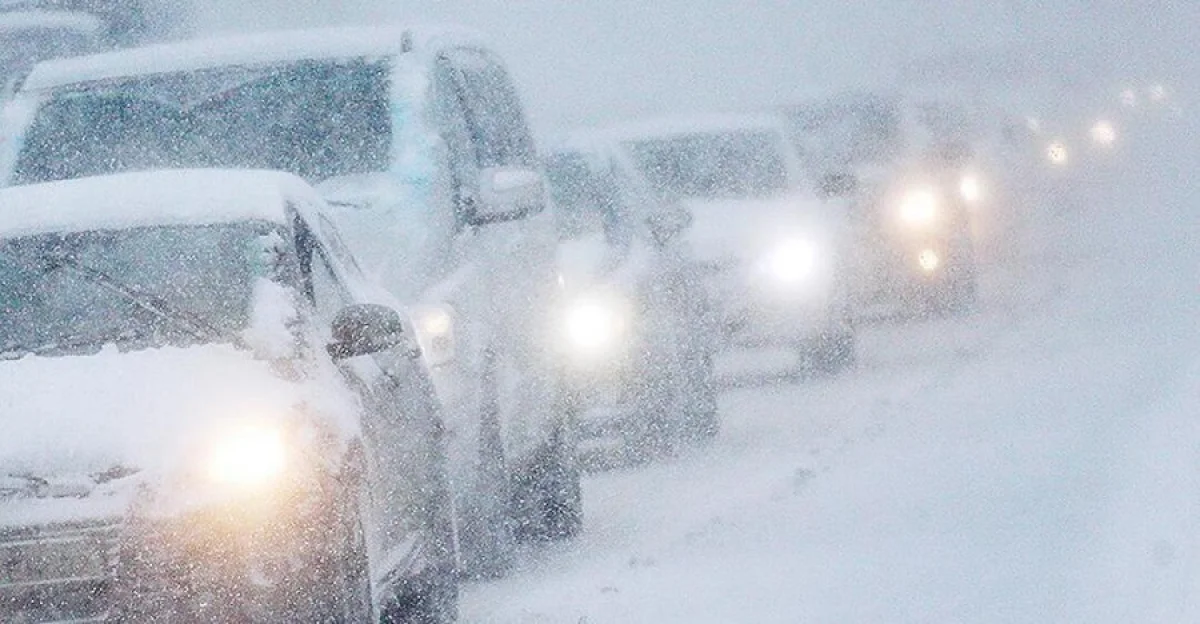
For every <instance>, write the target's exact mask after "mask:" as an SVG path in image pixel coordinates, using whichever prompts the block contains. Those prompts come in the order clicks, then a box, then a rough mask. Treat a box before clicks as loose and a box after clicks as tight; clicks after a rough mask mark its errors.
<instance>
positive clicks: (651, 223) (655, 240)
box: [546, 135, 718, 461]
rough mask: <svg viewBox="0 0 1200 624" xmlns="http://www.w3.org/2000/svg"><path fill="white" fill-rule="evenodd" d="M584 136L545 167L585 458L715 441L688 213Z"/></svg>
mask: <svg viewBox="0 0 1200 624" xmlns="http://www.w3.org/2000/svg"><path fill="white" fill-rule="evenodd" d="M587 138H588V137H587V136H586V135H579V136H574V137H572V138H571V140H569V141H566V142H564V144H563V145H562V146H560V147H558V148H557V149H555V150H554V151H552V152H551V153H550V154H549V155H548V156H547V158H546V177H547V181H548V184H549V188H550V195H551V198H552V199H553V204H554V207H555V210H556V211H557V216H558V220H559V233H560V238H561V241H562V242H561V243H560V260H559V267H560V268H559V270H560V275H561V276H562V286H563V297H562V299H561V301H562V304H561V306H562V307H561V311H560V314H561V318H560V321H559V325H560V332H561V339H560V345H561V347H560V350H561V354H562V358H563V366H564V370H565V373H566V375H565V378H566V379H567V380H568V382H569V387H570V389H571V397H570V398H571V404H572V406H573V407H574V409H575V410H576V415H577V419H578V421H579V423H580V427H579V435H580V438H581V443H582V446H583V449H584V450H585V451H587V450H589V449H588V447H589V446H595V447H599V448H597V449H595V450H599V451H608V450H610V448H611V446H612V445H613V444H614V443H615V444H616V446H617V449H616V450H618V451H619V452H620V453H621V454H622V455H624V456H625V458H626V459H629V460H633V461H639V460H644V459H648V458H651V457H654V456H655V455H658V454H661V452H663V451H666V450H669V449H670V448H671V447H673V446H674V445H676V444H677V443H679V442H681V441H685V440H687V439H696V438H701V437H708V436H712V435H715V434H716V432H717V429H718V421H717V402H716V387H715V384H714V382H713V341H712V340H711V335H712V333H713V332H712V327H711V324H712V323H711V316H712V315H711V313H710V302H709V301H708V298H707V294H706V293H705V292H704V289H703V287H702V285H701V283H700V279H698V277H699V276H698V274H697V267H696V265H695V263H693V262H690V258H689V254H688V251H687V248H686V245H685V244H684V242H683V241H682V240H681V237H680V235H681V234H682V233H683V231H684V230H686V228H687V227H688V226H689V225H690V219H691V217H690V215H689V213H688V212H687V211H686V210H685V209H684V208H682V207H681V206H679V205H676V204H673V203H668V202H663V201H660V200H659V199H658V198H657V197H655V196H654V195H653V194H652V193H651V192H649V189H647V188H646V187H645V186H644V185H643V184H642V182H641V179H640V176H638V175H637V173H636V172H635V171H632V170H631V169H630V168H629V167H628V165H627V163H624V162H622V160H621V159H620V157H619V155H618V154H615V153H614V152H612V151H611V150H610V148H609V147H608V146H606V145H605V144H604V143H603V142H591V141H588V140H587Z"/></svg>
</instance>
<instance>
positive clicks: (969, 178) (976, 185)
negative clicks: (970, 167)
mask: <svg viewBox="0 0 1200 624" xmlns="http://www.w3.org/2000/svg"><path fill="white" fill-rule="evenodd" d="M958 192H959V194H960V195H962V198H963V199H964V200H966V201H967V202H970V203H972V204H973V203H975V202H978V201H979V200H981V199H983V182H982V181H981V180H980V179H979V176H977V175H975V174H973V173H968V174H966V175H964V176H963V177H962V180H960V181H959V183H958Z"/></svg>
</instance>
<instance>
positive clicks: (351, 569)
mask: <svg viewBox="0 0 1200 624" xmlns="http://www.w3.org/2000/svg"><path fill="white" fill-rule="evenodd" d="M322 203H323V202H322V200H321V199H320V197H319V196H318V195H317V194H316V193H315V191H313V190H312V188H311V187H309V186H308V185H306V184H305V183H304V182H303V181H301V180H299V179H298V178H295V177H294V176H291V175H289V174H284V173H276V172H261V171H220V170H191V171H172V172H149V173H128V174H118V175H113V176H99V177H89V178H83V179H77V180H70V181H61V182H53V183H47V184H37V185H29V186H22V187H14V188H10V189H4V190H2V191H0V206H3V210H2V211H0V403H2V404H3V405H4V411H3V416H0V431H3V435H0V562H3V565H2V567H0V570H3V573H2V574H0V620H2V621H4V622H22V623H25V622H64V621H70V622H84V621H86V622H97V621H120V622H168V621H170V622H176V621H179V622H184V621H186V622H201V621H203V622H343V623H346V624H350V623H360V622H369V621H376V619H373V614H374V617H375V618H383V619H384V621H389V622H390V621H421V622H425V621H429V622H450V621H453V620H454V618H455V613H456V609H457V606H456V605H457V574H456V570H455V554H454V550H453V526H452V518H451V511H450V509H451V499H450V493H449V488H448V485H447V479H446V472H445V455H444V449H443V447H442V445H443V442H442V439H441V430H442V424H441V422H440V418H441V417H440V413H439V411H438V403H437V398H436V396H435V394H434V391H433V390H432V387H431V383H430V382H429V380H428V377H427V375H426V373H425V364H424V363H423V362H422V360H421V358H420V357H419V355H418V354H419V352H418V351H417V350H416V349H415V348H414V346H413V342H412V340H411V335H410V334H411V323H410V322H409V321H407V320H406V319H405V318H404V317H402V316H401V314H400V313H399V312H397V311H396V309H395V308H394V307H389V306H387V305H385V304H382V303H379V302H380V301H387V298H386V294H385V293H382V292H377V291H375V290H374V289H373V288H372V287H371V286H369V285H368V284H367V282H366V281H365V280H364V279H363V278H362V276H361V275H360V274H359V273H358V270H357V267H356V265H355V262H354V260H353V258H351V257H348V256H346V255H345V254H344V251H343V250H344V248H343V247H342V246H341V245H340V244H338V242H337V238H336V237H337V233H336V232H335V231H334V230H333V229H332V227H331V226H330V224H329V223H328V221H327V219H326V218H325V217H323V216H322V215H321V214H320V210H321V207H322ZM416 611H419V612H416ZM407 618H416V619H413V620H410V619H407ZM420 618H424V619H420Z"/></svg>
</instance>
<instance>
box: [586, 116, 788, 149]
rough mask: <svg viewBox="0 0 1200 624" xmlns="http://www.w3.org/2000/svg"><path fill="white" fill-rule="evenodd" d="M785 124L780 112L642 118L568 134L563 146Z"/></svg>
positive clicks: (776, 127) (781, 128)
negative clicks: (777, 113) (776, 113)
mask: <svg viewBox="0 0 1200 624" xmlns="http://www.w3.org/2000/svg"><path fill="white" fill-rule="evenodd" d="M785 127H786V123H785V121H784V120H783V118H782V117H781V116H780V115H775V114H770V113H739V114H709V115H681V116H670V117H660V118H656V119H646V120H640V121H633V122H627V123H621V124H615V125H612V126H607V127H605V128H601V129H597V130H588V131H583V132H576V133H574V134H572V135H571V136H570V137H569V138H568V140H566V141H564V144H566V145H573V146H584V145H595V144H596V143H597V142H608V143H625V142H628V141H636V140H641V139H666V138H671V137H678V136H686V135H689V134H709V133H718V132H728V131H737V130H773V131H778V132H781V133H782V131H783V129H784V128H785Z"/></svg>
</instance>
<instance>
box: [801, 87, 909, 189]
mask: <svg viewBox="0 0 1200 624" xmlns="http://www.w3.org/2000/svg"><path fill="white" fill-rule="evenodd" d="M788 120H789V121H790V122H791V124H792V131H793V137H794V141H795V143H796V147H797V150H798V151H799V152H800V155H801V157H802V158H803V159H804V161H805V164H806V165H807V166H808V167H809V168H811V169H813V170H816V171H822V172H830V171H837V170H840V169H845V168H851V169H852V168H854V167H858V166H862V165H869V164H878V163H886V162H889V161H891V160H892V159H893V158H895V157H897V156H899V155H900V152H901V150H902V149H903V148H904V136H903V133H902V131H901V121H900V111H899V110H898V109H897V106H896V103H895V102H893V101H890V100H887V99H884V98H878V99H862V100H859V101H834V102H829V103H822V104H813V105H807V106H798V107H795V108H793V109H791V110H790V111H788Z"/></svg>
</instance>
